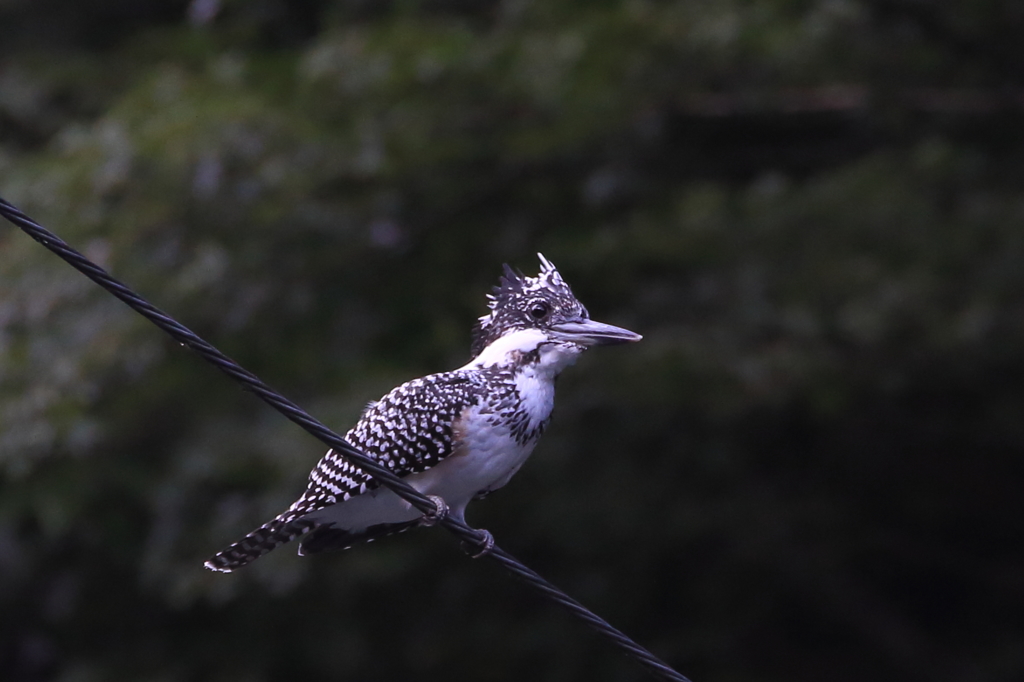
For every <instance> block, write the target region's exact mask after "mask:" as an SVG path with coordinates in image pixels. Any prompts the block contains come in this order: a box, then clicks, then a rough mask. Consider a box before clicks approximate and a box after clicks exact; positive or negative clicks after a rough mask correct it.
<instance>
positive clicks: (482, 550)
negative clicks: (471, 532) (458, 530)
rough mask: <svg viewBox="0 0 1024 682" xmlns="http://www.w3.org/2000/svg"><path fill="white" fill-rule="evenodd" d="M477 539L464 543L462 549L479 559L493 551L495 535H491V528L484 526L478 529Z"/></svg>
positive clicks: (473, 557) (471, 556)
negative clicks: (485, 528) (486, 528)
mask: <svg viewBox="0 0 1024 682" xmlns="http://www.w3.org/2000/svg"><path fill="white" fill-rule="evenodd" d="M476 532H477V540H476V541H474V542H472V543H469V542H463V543H462V551H464V552H465V553H466V554H468V555H469V556H470V558H472V559H479V558H480V557H482V556H486V555H488V554H490V553H491V550H492V549H494V536H493V535H491V532H490V531H489V530H484V529H483V528H478V529H476Z"/></svg>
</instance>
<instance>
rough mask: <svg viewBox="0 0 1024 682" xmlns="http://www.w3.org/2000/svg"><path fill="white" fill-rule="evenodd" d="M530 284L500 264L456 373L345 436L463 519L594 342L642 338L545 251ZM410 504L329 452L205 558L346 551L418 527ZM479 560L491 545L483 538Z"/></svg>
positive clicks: (422, 386)
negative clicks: (603, 314)
mask: <svg viewBox="0 0 1024 682" xmlns="http://www.w3.org/2000/svg"><path fill="white" fill-rule="evenodd" d="M537 256H538V258H539V259H540V270H539V272H538V274H537V276H536V277H528V276H525V275H523V274H522V272H521V271H516V270H513V269H512V268H511V267H509V265H507V264H506V265H504V267H503V274H502V275H501V277H500V279H499V282H498V285H497V286H496V287H494V288H493V290H492V292H491V293H490V294H488V295H487V300H488V302H487V305H488V312H487V314H485V315H483V316H482V317H480V318H479V319H478V320H477V322H476V324H475V325H474V327H473V332H472V343H471V347H470V353H471V355H472V360H470V361H469V363H468V364H466V365H465V366H463V367H461V368H459V369H456V370H452V371H448V372H442V373H439V374H430V375H428V376H424V377H421V378H419V379H413V380H412V381H408V382H406V383H404V384H401V385H400V386H398V387H396V388H394V389H393V390H391V391H390V392H389V393H387V394H386V395H385V396H384V397H382V398H381V399H380V400H377V401H375V402H371V403H369V404H368V405H367V407H366V409H365V410H364V411H363V413H362V415H361V417H360V418H359V421H358V422H357V423H356V425H355V426H354V427H353V428H352V429H351V430H349V431H348V433H347V434H346V435H345V440H346V441H347V442H348V443H350V444H351V445H352V446H354V447H355V448H357V449H359V450H360V451H362V452H364V453H365V454H366V455H368V456H369V457H371V458H372V459H374V460H375V461H376V462H378V463H379V464H381V465H382V466H384V467H386V468H387V469H389V470H390V471H392V472H393V473H395V474H396V475H398V476H399V477H401V478H402V479H403V480H404V481H405V482H407V483H409V484H410V485H411V486H412V487H414V488H415V489H417V490H418V491H419V492H421V493H423V494H424V495H428V496H430V497H431V498H432V499H434V500H435V504H437V506H438V508H439V513H442V514H450V515H451V516H453V517H454V518H456V519H458V520H460V521H462V522H463V523H464V522H465V516H464V515H465V511H466V506H467V505H468V504H469V502H470V501H471V500H473V499H480V498H483V497H485V496H487V495H488V494H489V493H491V492H493V491H494V490H497V489H498V488H501V487H502V486H504V485H505V484H506V483H508V482H509V479H511V478H512V476H513V475H515V473H516V472H517V471H519V468H520V467H521V466H522V465H523V463H524V462H525V461H526V459H527V458H528V457H529V456H530V454H531V453H532V452H533V449H534V447H535V446H536V445H537V441H538V440H539V439H540V437H541V434H543V433H544V430H545V429H546V428H547V426H548V423H549V421H550V418H551V411H552V407H553V405H554V395H555V379H556V377H558V375H559V373H560V372H561V371H562V370H563V369H565V368H566V367H568V366H570V365H572V364H573V363H574V362H575V361H576V359H577V358H578V357H579V355H580V354H581V353H582V352H583V351H585V350H586V349H588V348H590V347H591V346H601V345H615V344H624V343H630V342H635V341H639V340H640V339H641V338H642V337H641V336H640V335H639V334H637V333H635V332H632V331H629V330H628V329H623V328H621V327H616V326H613V325H610V324H605V323H602V322H596V321H594V320H592V319H590V314H589V313H588V312H587V309H586V308H585V307H584V306H583V304H582V303H580V301H579V300H578V299H577V298H576V296H574V295H573V293H572V290H571V289H570V288H569V285H568V284H567V283H566V282H565V280H564V279H563V278H562V275H561V274H560V273H559V272H558V270H557V268H555V266H554V264H552V263H551V261H549V260H548V259H547V258H545V257H544V256H543V255H542V254H539V253H538V254H537ZM436 521H437V518H436V516H435V517H431V516H430V515H423V514H422V513H420V512H419V511H418V510H417V509H416V508H415V507H413V506H412V505H410V504H409V503H408V502H407V501H405V500H404V499H402V498H401V497H399V496H398V495H396V494H395V493H394V492H392V491H391V490H390V489H388V488H386V487H384V486H382V485H381V484H380V483H379V482H378V481H376V480H375V479H374V478H372V477H371V476H370V475H369V474H367V473H366V472H364V471H363V470H361V469H360V468H359V467H358V466H356V465H354V464H352V463H351V462H350V461H349V460H347V459H346V458H345V457H343V456H342V455H341V454H339V453H338V452H336V451H335V450H333V449H331V450H328V452H327V454H326V455H324V456H323V458H322V459H321V460H320V461H319V463H318V464H317V465H316V466H315V467H314V468H313V470H312V471H311V472H310V474H309V483H308V486H307V488H306V490H305V492H304V493H303V494H302V495H301V496H300V497H299V498H298V499H297V500H296V501H295V503H294V504H292V505H291V506H290V507H289V508H288V509H287V510H285V511H284V512H283V513H281V514H280V515H278V516H277V517H276V518H274V519H272V520H270V521H269V522H267V523H265V524H264V525H262V526H260V527H259V528H257V529H256V530H254V531H253V532H251V533H249V534H248V535H246V536H245V537H244V538H243V539H241V540H239V541H238V542H236V543H234V544H233V545H231V546H230V547H228V548H227V549H225V550H223V551H222V552H220V553H218V554H216V555H214V556H213V557H211V558H210V559H209V560H208V561H207V562H206V563H205V566H206V568H208V569H210V570H213V571H220V572H224V573H230V572H232V571H234V570H236V569H239V568H241V567H243V566H245V565H247V564H249V563H250V562H252V561H254V560H256V559H258V558H259V557H261V556H263V555H265V554H267V553H268V552H270V551H271V550H274V549H276V548H277V547H279V546H281V545H283V544H285V543H288V542H291V541H292V540H295V539H297V538H300V537H301V538H302V539H301V541H300V543H299V554H300V555H303V556H305V555H311V554H317V553H320V552H323V551H327V550H333V549H347V548H349V547H352V546H353V545H356V544H358V543H361V542H367V541H372V540H375V539H378V538H381V537H384V536H386V535H391V534H393V533H398V532H401V531H404V530H407V529H409V528H413V527H415V526H421V525H432V524H433V523H435V522H436ZM481 533H482V534H483V538H484V540H482V543H483V549H482V550H481V553H485V552H486V551H487V549H488V548H489V547H491V546H492V545H493V538H492V537H491V536H490V534H489V533H487V532H486V531H481Z"/></svg>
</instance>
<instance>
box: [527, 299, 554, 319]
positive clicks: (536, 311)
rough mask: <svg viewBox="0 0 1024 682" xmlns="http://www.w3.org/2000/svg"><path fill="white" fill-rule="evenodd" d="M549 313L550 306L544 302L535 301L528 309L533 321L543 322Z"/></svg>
mask: <svg viewBox="0 0 1024 682" xmlns="http://www.w3.org/2000/svg"><path fill="white" fill-rule="evenodd" d="M549 312H551V306H549V305H548V304H547V303H545V302H544V301H537V302H536V303H534V304H533V305H532V306H531V307H530V317H532V318H533V319H535V320H543V319H544V318H545V317H547V314H548V313H549Z"/></svg>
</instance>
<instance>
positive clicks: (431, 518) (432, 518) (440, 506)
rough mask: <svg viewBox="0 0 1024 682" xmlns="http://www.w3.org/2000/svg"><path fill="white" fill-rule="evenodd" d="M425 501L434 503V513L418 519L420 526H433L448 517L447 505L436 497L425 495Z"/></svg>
mask: <svg viewBox="0 0 1024 682" xmlns="http://www.w3.org/2000/svg"><path fill="white" fill-rule="evenodd" d="M427 499H429V500H430V501H431V502H433V503H434V511H432V512H428V513H426V514H424V515H423V518H421V519H420V525H421V526H434V525H436V524H438V523H440V522H441V521H443V520H444V519H445V517H446V516H448V503H447V502H445V501H444V500H443V499H442V498H440V497H438V496H437V495H427Z"/></svg>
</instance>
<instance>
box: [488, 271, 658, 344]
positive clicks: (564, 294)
mask: <svg viewBox="0 0 1024 682" xmlns="http://www.w3.org/2000/svg"><path fill="white" fill-rule="evenodd" d="M537 256H538V257H539V258H540V273H538V275H537V276H536V277H526V276H525V275H523V274H522V273H519V272H515V271H514V270H512V268H510V267H509V266H508V265H506V266H505V272H504V274H503V275H502V277H501V280H500V281H499V282H498V286H496V287H494V290H493V292H492V293H491V294H489V295H488V296H487V298H488V306H489V307H490V312H489V313H488V314H487V315H484V316H483V317H481V318H480V319H479V321H478V322H477V324H476V326H475V327H474V329H473V345H472V353H473V356H474V357H479V356H480V355H481V353H483V352H484V350H485V349H487V348H488V347H490V346H492V345H493V344H495V342H496V341H499V340H507V343H508V344H509V345H510V349H512V347H513V346H516V348H515V350H519V351H521V352H531V351H534V350H537V348H538V347H539V346H541V345H552V346H560V347H562V348H564V349H566V350H567V351H569V352H571V353H572V354H578V353H579V352H581V351H583V350H584V349H585V348H588V347H590V346H597V345H610V344H617V343H627V342H630V341H639V340H640V339H641V338H642V337H641V336H640V335H639V334H636V333H634V332H631V331H629V330H628V329H622V328H621V327H614V326H612V325H610V324H604V323H602V322H595V321H594V320H591V319H590V314H589V313H587V309H586V308H585V307H584V306H583V304H582V303H580V302H579V300H578V299H577V298H576V296H574V295H573V293H572V290H571V289H570V288H569V285H568V284H566V282H565V280H563V279H562V276H561V275H560V274H559V273H558V270H557V269H556V268H555V266H554V265H553V264H552V263H551V261H549V260H548V259H547V258H545V257H544V256H543V255H542V254H537ZM513 335H515V337H514V338H512V337H513ZM500 345H506V344H500Z"/></svg>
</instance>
